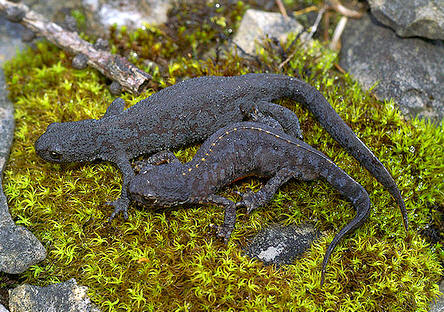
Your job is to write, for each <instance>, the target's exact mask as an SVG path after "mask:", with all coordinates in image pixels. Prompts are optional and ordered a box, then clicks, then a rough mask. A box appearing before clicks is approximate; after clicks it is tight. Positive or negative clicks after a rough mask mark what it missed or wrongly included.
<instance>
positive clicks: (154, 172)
mask: <svg viewBox="0 0 444 312" xmlns="http://www.w3.org/2000/svg"><path fill="white" fill-rule="evenodd" d="M246 176H259V177H269V178H270V180H269V181H268V182H267V183H266V184H265V186H264V187H263V188H262V189H261V190H259V191H258V192H256V193H253V192H249V193H246V194H244V195H243V198H242V200H241V201H240V202H238V203H234V202H233V201H231V200H229V199H227V198H225V197H222V196H219V195H217V194H216V192H217V191H218V190H219V189H220V188H221V187H223V186H225V185H227V184H229V183H231V182H233V181H235V180H239V179H241V178H242V177H246ZM319 177H322V178H324V179H325V180H327V182H329V183H330V184H331V185H333V186H334V187H335V188H336V189H337V190H338V191H339V192H340V193H341V194H342V195H344V196H345V197H346V198H347V199H348V200H349V201H350V202H351V203H352V204H353V206H354V207H355V209H356V212H357V213H356V216H355V217H354V218H353V219H352V220H351V221H350V222H349V223H348V224H347V225H345V226H344V227H343V228H342V229H341V230H340V231H339V233H338V234H337V235H336V236H335V237H334V238H333V240H332V242H331V243H330V245H329V246H328V248H327V252H326V254H325V256H324V260H323V264H322V273H321V285H322V284H323V281H324V275H325V268H326V266H327V263H328V260H329V258H330V255H331V253H332V251H333V249H334V248H335V247H336V245H337V244H338V242H339V241H340V240H341V239H342V238H343V237H344V236H345V235H347V234H349V233H350V232H352V231H353V230H354V229H356V228H357V227H359V226H360V225H362V224H363V223H364V221H365V220H366V219H367V217H368V215H369V212H370V198H369V196H368V194H367V192H366V191H365V189H364V188H363V187H362V186H361V185H360V184H359V183H357V182H356V181H355V180H353V179H352V178H351V177H350V176H349V175H348V174H347V173H345V172H344V171H343V170H342V169H340V168H339V167H338V166H336V165H335V164H334V163H333V162H332V161H331V160H330V159H329V158H328V157H327V156H325V155H324V154H322V153H321V152H319V151H317V150H316V149H314V148H313V147H311V146H310V145H308V144H307V143H305V142H303V141H301V140H298V139H296V138H294V137H293V136H290V135H287V134H285V133H284V132H283V131H282V130H281V129H277V128H273V127H270V126H267V125H264V124H261V123H255V122H240V123H235V124H232V125H229V126H227V127H225V128H222V129H220V130H219V131H217V132H215V133H214V134H213V135H212V136H210V137H209V138H208V139H207V140H206V141H205V142H204V143H203V144H202V146H201V148H200V149H199V151H198V152H197V153H196V155H195V156H194V157H193V159H192V160H191V161H190V162H188V163H185V164H182V163H181V162H180V161H179V160H178V159H177V158H176V157H175V156H174V154H172V153H171V152H166V151H164V152H160V153H157V154H154V155H153V156H152V157H150V158H149V159H148V160H147V161H146V162H145V163H144V165H143V167H142V169H141V170H140V173H139V174H137V175H136V176H135V177H134V178H133V179H132V180H131V181H130V184H129V187H128V193H129V196H130V198H131V199H132V200H134V201H136V202H138V203H141V204H143V205H147V206H152V205H154V206H158V207H170V206H175V205H179V204H185V203H199V204H205V203H213V204H218V205H222V206H224V207H225V218H224V223H223V224H222V225H221V226H219V227H218V228H217V234H218V236H220V237H222V238H224V240H225V242H227V241H228V239H229V238H230V235H231V232H232V231H233V229H234V226H235V222H236V208H237V207H241V206H245V207H246V208H247V212H248V213H250V212H251V211H253V210H254V209H256V208H258V207H260V206H262V205H265V204H266V203H267V202H269V201H270V200H271V199H272V197H273V195H274V194H275V193H276V191H277V189H278V188H279V187H280V186H281V185H282V184H284V183H285V182H287V181H288V180H290V179H291V178H295V179H298V180H303V181H310V180H314V179H317V178H319Z"/></svg>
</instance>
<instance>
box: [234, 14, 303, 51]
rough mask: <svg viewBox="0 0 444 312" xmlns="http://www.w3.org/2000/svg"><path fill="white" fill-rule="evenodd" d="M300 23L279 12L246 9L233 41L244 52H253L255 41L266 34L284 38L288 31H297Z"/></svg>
mask: <svg viewBox="0 0 444 312" xmlns="http://www.w3.org/2000/svg"><path fill="white" fill-rule="evenodd" d="M302 29H303V27H302V25H301V24H299V23H298V22H297V21H295V20H294V19H291V18H285V17H284V16H282V14H280V13H273V12H263V11H258V10H252V9H250V10H247V11H246V12H245V15H244V17H243V18H242V21H241V24H240V26H239V29H238V30H237V33H236V35H235V36H234V38H233V42H234V43H235V44H237V45H238V46H240V47H241V48H242V49H243V50H244V51H245V52H247V53H249V54H254V53H255V51H256V49H255V41H258V42H260V41H261V40H263V39H264V38H265V37H266V36H268V37H270V38H271V37H275V38H277V39H279V40H285V39H286V38H287V36H288V34H289V33H291V32H294V33H299V32H301V31H302Z"/></svg>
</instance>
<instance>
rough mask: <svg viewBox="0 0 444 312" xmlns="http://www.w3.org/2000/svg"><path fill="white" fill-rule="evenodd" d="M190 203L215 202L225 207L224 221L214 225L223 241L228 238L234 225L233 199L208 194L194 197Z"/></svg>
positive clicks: (226, 241)
mask: <svg viewBox="0 0 444 312" xmlns="http://www.w3.org/2000/svg"><path fill="white" fill-rule="evenodd" d="M190 203H199V204H204V203H208V204H216V205H220V206H224V207H225V216H224V223H223V224H222V225H218V226H216V234H217V236H218V237H220V238H222V239H223V240H224V242H225V243H228V241H229V240H230V236H231V233H232V232H233V230H234V226H235V225H236V205H235V203H234V202H233V201H231V200H229V199H227V198H225V197H222V196H219V195H215V194H210V195H208V196H205V197H203V198H194V199H192V200H190Z"/></svg>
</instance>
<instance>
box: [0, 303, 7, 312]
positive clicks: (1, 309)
mask: <svg viewBox="0 0 444 312" xmlns="http://www.w3.org/2000/svg"><path fill="white" fill-rule="evenodd" d="M0 312H9V311H8V310H6V308H5V307H4V306H3V305H2V304H0Z"/></svg>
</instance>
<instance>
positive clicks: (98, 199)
mask: <svg viewBox="0 0 444 312" xmlns="http://www.w3.org/2000/svg"><path fill="white" fill-rule="evenodd" d="M220 16H224V17H225V23H226V26H225V27H229V26H228V24H229V22H227V21H231V20H237V18H235V17H230V15H229V14H228V15H227V14H226V12H225V13H224V14H221V15H220ZM220 16H219V15H218V17H215V16H212V17H211V18H213V19H211V18H210V19H209V20H210V21H212V22H214V23H216V24H218V25H220V27H224V26H223V23H222V22H221V21H223V20H222V19H221V18H220ZM176 26H177V27H176V28H175V29H173V32H174V36H179V35H180V32H181V28H180V23H178V24H176ZM220 31H222V32H224V30H223V29H222V30H220ZM119 33H120V32H119ZM121 33H124V35H122V38H120V39H118V38H116V37H115V38H114V46H115V47H117V46H120V45H122V44H123V43H124V42H126V43H131V40H133V39H134V41H132V42H134V45H131V44H130V45H129V46H130V48H123V46H124V45H123V46H122V52H124V53H126V52H128V51H130V50H131V49H132V48H131V47H133V48H134V49H138V46H139V45H141V44H139V41H138V40H142V39H147V38H148V39H147V40H154V37H155V35H156V36H157V35H158V34H162V33H164V32H163V30H161V29H155V28H148V29H147V30H145V31H138V32H136V33H135V34H131V33H129V32H121ZM190 33H192V34H194V33H195V32H194V30H190ZM216 33H217V32H214V34H213V35H214V36H216ZM116 34H117V31H116V32H115V36H116ZM213 35H211V36H213ZM144 36H146V37H144ZM211 36H210V35H209V34H203V35H202V36H201V37H199V36H197V35H195V36H194V37H193V39H186V38H185V39H183V38H182V39H183V40H185V41H186V40H198V41H199V40H203V41H205V40H207V39H208V38H209V37H211ZM172 37H173V36H172ZM131 38H133V39H131ZM140 38H142V39H140ZM150 38H151V39H150ZM190 38H191V37H190ZM202 38H204V39H202ZM205 38H206V39H205ZM212 38H214V37H212ZM164 39H165V37H164ZM182 39H181V40H182ZM165 40H166V41H164V40H160V39H159V40H158V41H157V43H156V42H154V41H152V42H151V43H153V44H154V46H155V45H156V44H158V45H159V48H158V49H157V50H155V52H152V51H151V52H147V54H143V53H140V55H139V59H138V60H137V61H138V62H140V63H142V62H143V59H144V57H147V56H145V55H151V56H154V58H157V59H156V61H158V62H159V60H160V63H161V64H160V65H161V67H163V70H160V71H158V72H157V73H156V75H154V81H153V83H152V89H151V90H149V91H148V92H146V93H145V94H142V95H140V96H138V97H135V96H132V95H129V94H125V95H124V96H123V97H124V98H125V100H126V101H127V103H130V104H129V105H132V104H134V103H136V102H137V101H138V100H140V99H141V98H144V97H147V96H149V95H150V94H152V93H153V92H156V91H158V90H159V89H160V88H163V87H166V86H168V85H170V84H173V83H175V82H176V81H178V80H179V79H181V78H182V77H195V76H200V75H208V74H215V75H236V74H243V73H246V72H253V71H256V72H264V71H268V72H283V73H285V74H289V75H293V76H298V77H300V78H302V79H304V80H305V81H307V82H308V83H310V84H312V85H314V86H315V87H317V88H318V89H320V90H321V92H322V93H323V94H324V95H325V96H326V97H327V99H328V100H329V102H330V103H331V104H332V105H333V106H334V108H335V109H336V110H337V111H338V112H339V114H340V115H341V116H342V117H343V118H344V119H345V121H346V122H347V123H348V124H349V125H350V126H351V127H352V128H353V130H354V131H355V132H356V133H357V134H358V136H359V137H360V138H361V139H362V140H363V141H364V142H365V143H366V144H367V145H368V146H369V147H370V148H371V149H372V150H373V151H374V152H375V154H376V155H377V156H378V157H379V159H380V160H381V161H382V162H383V163H384V164H385V165H386V166H387V167H388V168H389V170H390V171H391V173H392V174H393V177H394V178H395V180H396V181H397V183H398V185H399V187H400V190H401V192H402V194H403V196H404V199H405V201H406V204H407V209H408V211H409V218H410V224H411V230H410V232H409V233H408V234H406V233H405V232H404V230H403V227H402V222H401V217H400V213H399V211H398V208H397V207H396V204H395V202H394V201H393V200H392V199H391V197H390V195H389V194H388V192H387V191H385V190H384V189H383V188H382V186H381V185H380V184H379V183H378V182H377V181H376V180H375V179H374V178H372V177H371V176H370V174H369V173H368V172H367V171H365V170H364V169H363V168H362V167H361V166H359V164H358V163H357V162H356V161H355V160H354V159H353V158H352V157H350V156H349V155H347V154H346V153H345V152H344V151H343V150H342V149H341V148H340V146H339V145H338V144H337V143H336V142H335V141H333V140H332V139H331V138H330V137H329V135H328V134H326V132H325V131H324V130H323V129H322V128H321V127H320V126H319V125H318V124H317V123H316V122H315V121H314V120H313V119H312V117H311V116H310V115H309V114H308V113H307V112H306V110H305V109H303V108H301V107H300V106H299V105H298V104H297V103H294V102H292V101H288V100H283V101H280V103H281V104H282V105H285V106H287V107H289V108H291V109H292V110H294V111H295V112H296V113H297V114H298V116H299V117H300V120H301V124H302V127H303V131H304V136H305V140H306V141H307V142H308V143H309V144H311V145H313V146H314V147H316V148H318V149H319V150H321V151H323V152H324V153H326V154H327V155H328V156H329V157H331V158H332V159H333V160H334V161H335V162H336V163H337V164H338V165H339V166H340V167H342V168H344V169H345V170H346V171H347V172H348V173H349V174H350V175H352V176H353V177H354V178H355V179H356V180H357V181H358V182H359V183H361V184H362V185H363V186H364V187H365V189H366V190H367V191H368V192H369V194H370V197H371V200H372V203H373V210H372V213H371V216H370V218H369V220H368V222H367V223H366V224H365V225H364V226H362V227H361V228H360V229H358V230H357V231H356V232H355V233H354V234H353V235H351V236H349V237H348V238H346V239H345V240H344V241H343V242H342V243H341V244H340V245H339V246H338V247H337V248H336V250H335V252H334V253H333V255H332V258H331V261H330V265H329V266H328V268H327V276H326V278H327V279H326V283H325V285H324V287H323V288H322V289H321V288H319V278H320V271H319V269H320V265H321V262H322V259H323V256H324V253H325V250H326V247H327V245H328V243H329V242H330V241H331V239H332V238H333V236H334V235H335V234H336V233H337V232H338V230H339V229H340V228H341V227H343V226H344V225H345V224H346V223H347V222H348V221H349V220H350V219H351V218H352V217H353V215H354V211H353V209H352V207H351V205H350V203H348V202H347V201H345V200H343V199H342V198H341V197H340V196H339V194H338V193H337V192H336V191H335V190H334V189H332V187H331V186H330V185H328V184H327V183H326V182H324V181H315V182H309V183H305V182H290V183H288V184H286V185H285V186H284V187H282V188H281V189H280V191H279V193H278V194H277V195H276V196H275V198H274V200H273V201H272V202H271V203H270V204H269V205H267V207H264V208H263V209H259V210H257V211H255V212H254V213H253V214H252V215H251V216H247V215H246V214H245V210H243V209H240V211H239V218H238V223H237V226H236V229H235V231H234V233H233V236H232V239H231V241H230V242H229V244H228V245H224V244H223V243H221V242H220V241H219V240H217V239H216V238H215V235H214V231H213V229H212V227H211V225H212V224H219V223H221V222H222V219H223V209H222V208H220V207H216V206H200V205H196V206H193V207H191V208H189V209H182V208H181V207H179V208H176V209H167V210H155V211H153V210H149V209H139V208H137V207H131V209H130V213H129V216H130V217H129V220H128V221H123V220H121V219H117V220H114V221H113V222H112V223H111V224H108V223H107V222H106V221H107V218H108V216H109V215H110V213H111V210H112V208H111V207H107V206H105V205H104V203H105V202H106V201H109V200H113V199H115V198H116V197H117V196H118V195H119V193H120V185H121V184H120V182H121V181H120V173H119V172H118V170H117V169H116V168H115V167H113V166H112V165H110V164H106V163H92V164H71V165H65V166H60V165H54V164H50V163H47V162H45V161H43V160H41V159H40V158H38V157H37V156H36V154H35V151H34V148H33V143H34V142H35V140H36V139H37V138H38V136H39V135H40V134H41V133H43V132H44V131H45V128H46V126H47V125H48V124H49V123H51V122H56V121H57V122H60V121H72V120H79V119H85V118H100V116H102V115H103V113H104V112H105V109H106V107H107V105H109V103H110V102H111V100H112V96H111V95H110V94H109V92H108V91H107V88H106V79H105V78H103V77H102V76H101V75H100V74H98V73H97V72H96V71H94V70H91V69H87V70H82V71H79V70H74V69H72V68H71V67H70V65H69V64H70V57H68V56H67V55H66V54H65V53H64V52H62V51H60V50H58V49H57V48H55V47H53V46H52V45H49V44H47V43H39V44H38V45H37V48H36V50H33V51H32V50H27V51H24V52H23V53H21V54H19V55H18V56H17V57H16V58H15V59H14V60H12V61H10V62H9V63H8V64H7V65H6V67H5V74H6V77H7V79H8V83H9V89H10V96H11V99H12V100H13V101H14V104H15V108H16V112H15V116H16V122H17V128H16V132H15V138H14V145H13V148H12V153H11V156H10V162H9V164H8V166H7V168H6V172H5V178H4V189H5V192H6V195H7V196H8V201H9V205H10V209H11V214H12V215H13V217H14V219H15V221H16V222H17V223H18V224H22V225H25V226H27V227H28V228H29V229H30V230H32V231H33V233H34V234H35V235H36V236H37V237H38V238H39V239H40V240H41V241H42V242H43V244H44V245H45V247H46V248H47V250H48V257H47V259H46V260H45V261H43V262H42V263H40V264H39V265H36V266H33V267H32V268H30V269H29V270H28V271H27V272H25V273H24V274H23V275H22V278H23V279H24V280H25V281H26V282H27V283H32V284H38V285H47V284H51V283H54V282H58V281H64V280H67V279H69V278H71V277H75V278H76V279H77V280H78V282H79V283H80V284H82V285H86V286H88V287H89V291H90V295H91V297H92V299H93V301H94V302H96V303H97V304H98V305H99V306H101V308H102V309H103V310H104V311H125V310H128V311H129V310H131V311H150V310H152V311H154V310H155V311H200V310H221V311H229V310H231V311H243V310H244V311H252V310H276V311H281V310H282V311H321V310H325V311H327V310H328V311H331V310H337V311H426V310H427V307H428V304H429V302H430V301H431V300H432V298H434V297H436V296H437V295H438V293H439V292H438V287H437V286H436V285H435V282H436V281H437V280H439V277H440V274H442V269H441V267H440V265H439V260H441V261H442V246H440V245H439V243H434V244H431V245H430V244H428V243H427V242H426V241H425V240H424V238H422V237H421V236H420V235H419V234H418V232H420V231H422V230H423V229H425V227H426V226H428V225H430V223H431V222H432V223H434V222H435V221H436V216H435V215H432V216H430V212H429V210H430V207H443V203H444V200H443V180H444V179H443V172H444V170H443V169H444V168H443V164H444V160H443V154H444V153H443V151H442V146H444V134H443V128H442V126H436V125H431V124H429V123H427V122H425V121H420V120H416V119H415V120H412V121H409V122H406V121H404V120H403V118H402V117H401V116H400V114H399V113H398V112H397V111H396V109H395V108H394V104H393V103H392V102H381V101H377V100H376V99H375V98H374V97H373V96H372V95H371V94H370V93H368V92H364V91H362V90H361V89H360V87H359V85H357V84H356V83H355V82H354V81H353V80H352V79H351V78H350V77H349V76H348V75H343V74H340V73H339V72H337V71H336V70H335V69H334V64H335V62H336V61H337V59H336V55H335V54H333V53H332V52H330V51H327V50H325V49H324V48H323V47H322V46H320V45H319V44H318V43H316V42H315V43H314V44H313V45H312V46H310V47H308V48H301V45H300V44H299V43H297V44H295V45H293V46H292V48H290V49H289V44H286V45H284V49H285V50H286V54H285V55H281V54H280V52H279V51H280V50H279V48H278V47H276V46H275V45H273V44H272V43H271V42H266V43H265V47H264V48H259V49H258V51H259V52H260V55H259V57H258V59H257V60H248V59H242V58H240V57H238V56H232V55H226V56H225V57H224V56H223V55H222V54H221V55H220V57H219V58H212V59H205V58H204V59H200V57H201V53H200V50H199V47H197V48H196V49H194V48H193V46H191V47H190V50H186V49H182V47H181V46H179V45H174V44H173V43H172V42H169V41H168V40H169V39H165ZM291 40H292V38H290V40H289V42H291ZM203 41H199V42H203ZM168 42H169V43H168ZM207 42H208V43H209V44H213V45H217V40H213V39H211V40H209V41H207ZM126 43H125V44H126ZM207 49H208V47H207ZM147 51H148V50H147ZM190 51H191V52H190ZM148 53H152V54H148ZM189 53H191V56H190V55H189ZM291 53H294V57H293V58H292V60H291V61H290V62H288V64H287V65H285V66H284V67H283V69H282V71H280V69H279V64H281V63H282V61H283V60H285V58H286V57H287V55H290V54H291ZM156 55H157V56H156ZM197 148H198V147H197V146H194V147H190V148H188V149H186V150H178V151H176V154H177V155H178V156H179V158H180V159H182V160H189V159H190V158H191V157H192V155H193V154H194V153H195V152H196V150H197ZM262 183H263V181H262V180H258V179H250V180H247V181H244V182H240V183H236V184H235V185H232V186H230V187H227V188H226V189H225V190H224V192H223V195H224V196H227V197H229V198H232V199H235V200H239V196H238V195H237V194H236V191H245V190H246V189H257V188H260V187H261V185H262ZM440 209H442V208H440ZM434 220H435V221H434ZM308 221H310V222H315V223H316V224H317V226H318V227H319V228H321V229H322V230H323V231H324V233H325V236H324V237H323V238H322V239H321V240H320V241H318V242H316V243H315V244H314V245H313V247H312V248H311V249H310V250H309V251H308V252H307V253H306V254H305V256H304V257H303V258H302V259H300V260H298V261H296V262H295V263H294V265H288V266H285V267H284V268H282V269H280V270H278V269H276V268H274V267H266V266H264V265H263V264H261V263H260V262H258V261H255V260H252V259H249V258H248V257H246V256H245V255H244V254H243V252H242V250H241V246H243V245H245V244H246V242H247V240H248V239H249V238H251V237H253V236H254V235H255V234H256V233H257V231H258V230H259V229H260V228H262V227H264V226H266V225H267V224H270V223H276V222H277V223H280V224H301V223H305V222H308ZM439 255H441V259H439Z"/></svg>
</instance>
